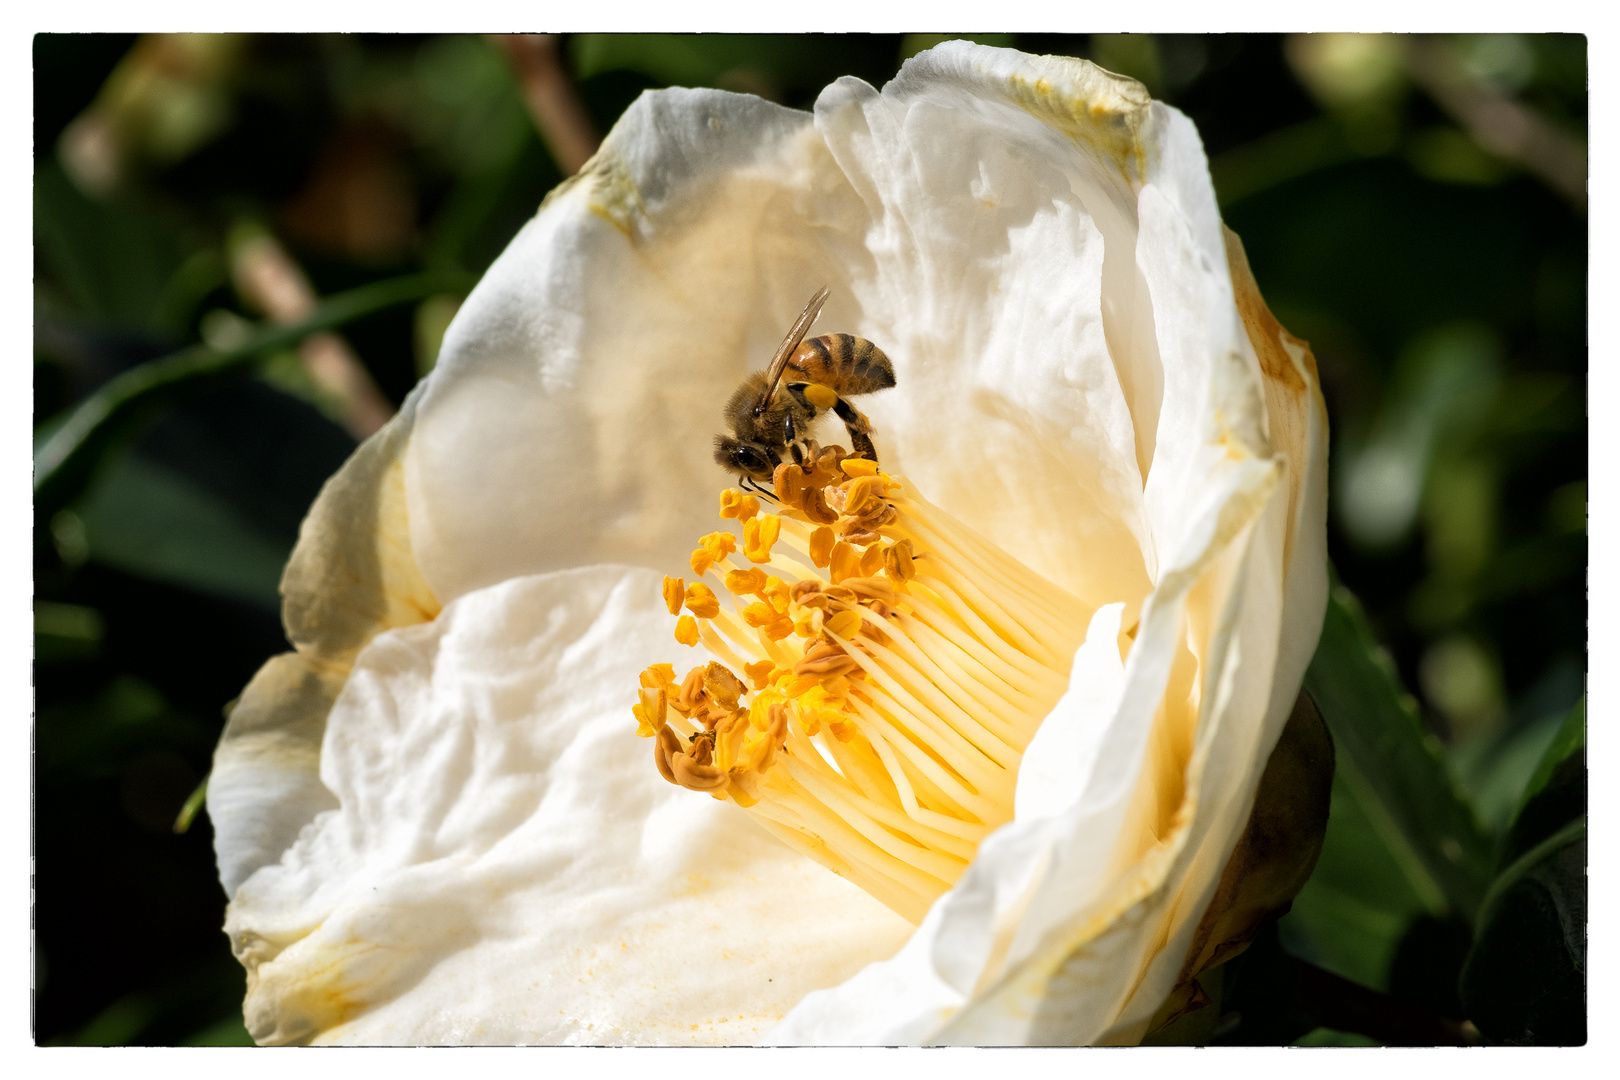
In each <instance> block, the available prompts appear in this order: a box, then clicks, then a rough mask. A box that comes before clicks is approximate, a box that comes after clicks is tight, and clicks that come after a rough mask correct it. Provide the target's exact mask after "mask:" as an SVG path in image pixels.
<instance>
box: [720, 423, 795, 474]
mask: <svg viewBox="0 0 1620 1080" xmlns="http://www.w3.org/2000/svg"><path fill="white" fill-rule="evenodd" d="M714 460H715V461H717V462H719V463H720V467H721V468H722V469H726V470H727V471H729V472H738V473H742V474H743V475H744V476H747V477H748V478H749V479H751V480H755V481H757V482H759V483H761V484H768V483H770V482H771V477H772V475H773V474H775V472H776V467H777V466H778V465H779V464H781V462H782V459H781V457H780V456H779V455H778V454H777V452H776V451H775V450H772V449H771V448H770V447H768V446H761V445H760V444H759V443H752V442H742V441H741V440H739V439H734V438H732V437H731V436H730V435H716V436H715V437H714Z"/></svg>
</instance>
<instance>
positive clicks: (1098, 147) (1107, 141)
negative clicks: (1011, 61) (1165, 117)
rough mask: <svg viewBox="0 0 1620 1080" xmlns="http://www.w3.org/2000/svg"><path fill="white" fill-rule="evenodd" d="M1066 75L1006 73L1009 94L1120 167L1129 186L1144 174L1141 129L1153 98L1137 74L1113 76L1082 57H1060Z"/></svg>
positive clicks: (1027, 110)
mask: <svg viewBox="0 0 1620 1080" xmlns="http://www.w3.org/2000/svg"><path fill="white" fill-rule="evenodd" d="M1053 59H1054V61H1058V62H1062V63H1063V64H1064V66H1065V67H1066V68H1067V69H1068V70H1067V71H1066V72H1065V74H1067V75H1068V76H1069V78H1067V79H1065V80H1063V81H1062V83H1061V84H1060V85H1059V84H1054V83H1053V81H1052V80H1050V79H1045V78H1034V79H1031V78H1028V77H1026V76H1024V75H1016V74H1015V75H1010V76H1008V77H1007V79H1006V82H1005V84H1004V85H1005V87H1006V90H1007V93H1008V96H1009V97H1011V98H1012V100H1013V102H1014V103H1015V104H1016V105H1018V106H1019V107H1020V108H1022V109H1023V110H1024V111H1025V112H1027V113H1029V114H1030V115H1031V116H1033V117H1035V118H1036V119H1037V120H1039V121H1041V122H1042V123H1043V124H1046V125H1047V126H1048V127H1051V128H1055V129H1056V130H1058V131H1060V132H1062V133H1063V134H1064V135H1065V136H1067V137H1068V138H1069V139H1070V140H1071V141H1072V142H1074V143H1075V144H1076V145H1079V146H1081V147H1084V148H1086V149H1088V150H1090V151H1091V152H1092V153H1093V154H1094V155H1096V156H1097V157H1098V158H1099V159H1100V160H1101V161H1103V162H1105V163H1108V164H1110V165H1112V166H1113V167H1114V168H1115V169H1117V170H1118V172H1119V174H1120V176H1121V178H1122V179H1123V180H1125V182H1126V183H1127V184H1129V185H1131V186H1133V187H1134V186H1136V185H1137V184H1140V183H1141V182H1142V180H1143V178H1144V177H1145V176H1146V175H1147V152H1146V144H1145V142H1144V140H1143V137H1142V136H1143V134H1144V131H1145V129H1146V127H1147V123H1148V119H1149V117H1150V116H1151V115H1152V114H1151V112H1150V107H1151V105H1152V103H1153V99H1152V98H1151V97H1150V96H1149V94H1148V92H1147V88H1146V87H1144V86H1143V85H1142V84H1141V83H1139V82H1137V81H1136V80H1135V79H1129V78H1126V77H1125V76H1123V75H1115V74H1114V73H1113V72H1111V71H1105V70H1104V69H1102V68H1100V67H1098V66H1097V65H1095V64H1093V63H1090V62H1089V61H1085V60H1068V61H1061V60H1060V59H1059V58H1053Z"/></svg>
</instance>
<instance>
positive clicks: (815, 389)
mask: <svg viewBox="0 0 1620 1080" xmlns="http://www.w3.org/2000/svg"><path fill="white" fill-rule="evenodd" d="M804 400H806V401H808V402H809V403H810V404H812V405H814V406H815V407H816V408H818V409H830V408H832V407H833V406H834V405H837V404H838V391H836V390H834V389H833V388H832V387H830V386H823V385H821V384H820V383H811V384H810V385H809V386H807V387H805V388H804Z"/></svg>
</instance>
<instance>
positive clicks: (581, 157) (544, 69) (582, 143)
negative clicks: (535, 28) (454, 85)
mask: <svg viewBox="0 0 1620 1080" xmlns="http://www.w3.org/2000/svg"><path fill="white" fill-rule="evenodd" d="M490 37H491V40H493V41H494V42H495V43H496V44H497V45H499V46H500V47H501V49H502V50H504V51H505V53H506V56H507V59H508V60H510V61H511V63H512V69H513V71H515V72H516V73H517V77H518V84H519V85H520V86H521V87H522V89H523V102H524V104H526V105H527V106H528V107H529V115H530V116H532V117H533V118H534V126H535V127H536V128H538V129H539V131H540V138H541V139H543V140H544V141H545V144H546V148H547V149H548V150H550V151H551V156H552V158H553V159H554V160H555V161H556V162H557V167H558V168H560V169H561V170H562V171H563V173H564V174H565V175H567V176H572V175H574V174H575V173H577V172H579V170H580V167H581V166H583V165H584V164H585V162H587V161H589V160H590V158H591V155H592V154H594V153H596V148H597V147H598V146H600V145H601V143H602V140H601V137H600V136H598V135H597V134H596V126H595V125H594V124H592V123H591V118H590V115H589V114H588V113H586V111H585V105H584V102H582V101H581V100H580V98H579V94H578V93H577V92H576V91H575V90H574V83H573V80H572V79H570V78H569V77H568V72H567V71H566V70H564V68H563V63H562V57H561V55H560V51H559V49H558V45H559V42H558V39H557V35H556V34H492V35H490Z"/></svg>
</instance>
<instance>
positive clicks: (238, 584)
mask: <svg viewBox="0 0 1620 1080" xmlns="http://www.w3.org/2000/svg"><path fill="white" fill-rule="evenodd" d="M77 513H78V515H79V518H80V520H81V521H82V522H83V523H84V531H85V537H86V539H87V541H88V544H89V554H90V559H91V561H93V562H98V563H101V564H102V565H104V566H111V567H114V568H115V569H119V570H123V571H126V572H128V573H131V574H135V575H138V576H140V577H145V578H151V579H153V580H155V581H166V582H170V583H172V584H175V585H182V586H185V587H186V588H190V589H197V590H199V591H202V592H208V593H214V594H216V595H219V596H228V597H232V598H234V599H237V600H246V601H248V602H249V603H254V604H258V605H260V606H262V607H266V608H269V609H270V610H272V611H279V610H280V608H281V599H280V596H279V593H278V587H279V585H280V583H281V568H282V567H283V566H284V565H286V562H287V557H288V556H289V555H291V554H292V548H291V547H290V546H288V545H287V544H286V543H284V542H280V541H277V540H273V539H271V538H269V537H267V536H265V535H264V534H263V533H262V532H261V531H259V530H258V529H257V528H255V527H254V526H253V525H250V524H249V523H248V522H247V521H245V520H244V519H243V518H242V517H241V516H240V515H239V514H238V513H237V512H236V510H235V509H233V508H232V507H231V506H229V505H228V504H227V503H225V502H224V501H222V500H221V499H219V498H217V497H216V496H214V495H213V494H212V493H211V492H209V491H208V490H207V489H206V488H204V487H202V486H201V485H199V484H197V483H195V482H194V481H192V480H189V479H187V478H186V477H185V476H183V475H181V474H180V473H178V472H175V471H174V470H172V469H168V468H165V467H164V466H162V465H158V464H156V463H154V462H152V461H148V460H147V459H146V458H144V457H142V456H141V455H139V454H129V455H126V456H124V457H122V458H119V459H118V460H117V461H115V462H113V463H112V464H111V466H110V467H109V468H108V470H107V471H106V474H105V475H104V476H103V477H102V478H101V479H100V481H99V482H98V483H97V484H96V485H95V486H94V487H93V488H92V489H91V491H90V492H89V494H88V496H87V497H86V499H85V501H84V502H83V504H82V505H81V506H80V507H79V508H78V509H77Z"/></svg>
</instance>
